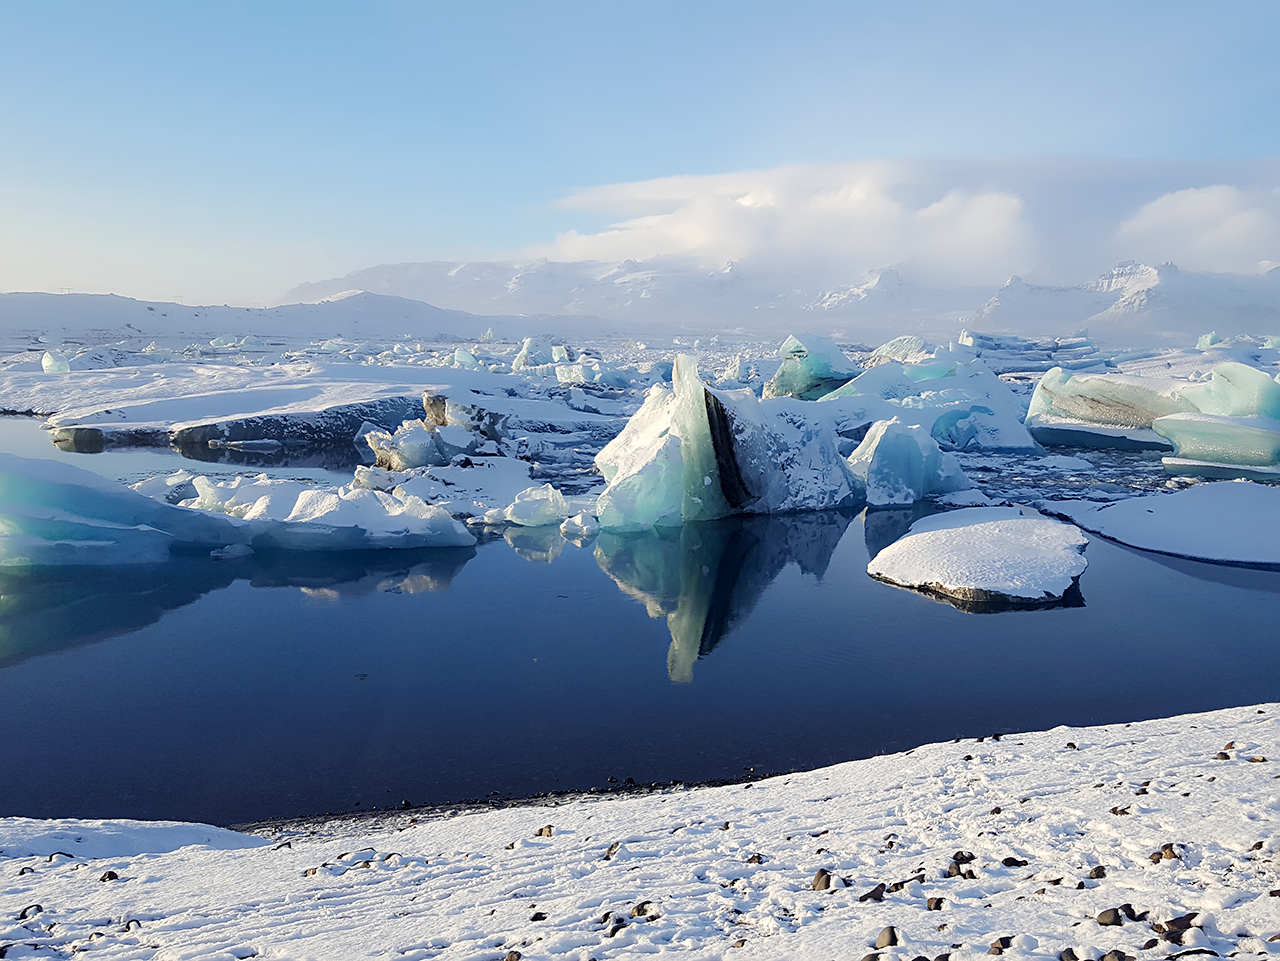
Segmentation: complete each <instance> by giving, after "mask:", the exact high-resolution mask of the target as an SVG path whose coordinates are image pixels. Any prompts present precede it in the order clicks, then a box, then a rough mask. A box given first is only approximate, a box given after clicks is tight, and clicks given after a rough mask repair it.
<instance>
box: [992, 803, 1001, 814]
mask: <svg viewBox="0 0 1280 961" xmlns="http://www.w3.org/2000/svg"><path fill="white" fill-rule="evenodd" d="M991 813H992V814H999V813H1000V805H998V804H997V805H996V806H995V807H993V808H992V809H991Z"/></svg>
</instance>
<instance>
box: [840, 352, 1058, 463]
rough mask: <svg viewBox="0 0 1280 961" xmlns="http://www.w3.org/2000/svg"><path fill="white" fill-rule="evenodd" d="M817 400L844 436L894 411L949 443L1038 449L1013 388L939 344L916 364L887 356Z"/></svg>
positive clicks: (853, 434) (962, 447) (860, 431)
mask: <svg viewBox="0 0 1280 961" xmlns="http://www.w3.org/2000/svg"><path fill="white" fill-rule="evenodd" d="M820 400H821V402H822V404H823V405H824V406H825V405H830V408H829V410H830V413H829V415H828V416H830V417H831V419H832V422H833V424H834V426H835V429H836V430H837V432H838V433H839V434H840V435H841V436H842V437H845V438H857V439H861V437H862V435H863V434H864V433H865V431H866V430H867V428H869V426H870V425H871V424H873V423H875V422H876V421H879V420H893V419H894V418H895V417H896V418H898V419H899V420H900V421H901V422H902V423H904V424H910V425H914V426H919V427H922V428H924V430H925V431H926V432H927V433H929V434H930V435H931V436H932V437H933V439H934V440H935V441H937V442H938V444H939V445H940V446H942V447H943V448H946V449H950V450H973V449H987V450H992V449H996V450H1036V449H1038V445H1037V444H1036V442H1035V441H1034V440H1032V438H1031V436H1030V435H1029V434H1028V433H1027V429H1026V428H1025V427H1024V426H1023V424H1022V419H1023V410H1022V404H1021V402H1020V401H1019V400H1018V398H1017V397H1016V396H1015V395H1014V393H1013V391H1012V390H1010V389H1009V386H1008V385H1007V384H1006V383H1004V382H1003V381H1002V380H1000V378H999V377H997V376H996V375H995V374H993V373H992V372H991V371H990V370H988V369H987V368H986V366H985V365H984V364H983V363H982V362H981V361H980V360H974V359H973V357H972V355H971V354H968V353H966V352H964V351H952V350H947V349H939V350H937V351H936V352H935V353H934V354H933V355H932V356H931V357H929V358H928V359H926V360H922V361H921V362H920V363H915V364H902V363H899V362H897V361H885V362H883V363H880V364H877V365H876V366H874V367H871V368H870V369H868V370H867V371H865V372H864V373H862V374H860V375H858V376H857V377H855V378H854V379H853V380H851V381H849V383H847V384H845V385H844V386H843V387H840V388H838V389H837V390H834V391H832V392H831V393H829V394H827V395H825V396H823V397H822V398H820ZM846 452H847V451H846Z"/></svg>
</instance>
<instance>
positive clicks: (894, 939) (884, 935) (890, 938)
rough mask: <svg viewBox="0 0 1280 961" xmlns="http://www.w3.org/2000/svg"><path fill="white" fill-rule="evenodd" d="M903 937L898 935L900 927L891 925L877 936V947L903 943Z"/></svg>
mask: <svg viewBox="0 0 1280 961" xmlns="http://www.w3.org/2000/svg"><path fill="white" fill-rule="evenodd" d="M901 943H902V939H901V938H899V937H898V929H897V928H895V927H893V926H892V925H890V926H889V927H887V928H885V929H884V930H883V931H881V932H880V934H879V935H877V936H876V947H877V948H892V947H894V946H895V945H898V944H901Z"/></svg>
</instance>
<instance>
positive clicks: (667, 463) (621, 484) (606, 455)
mask: <svg viewBox="0 0 1280 961" xmlns="http://www.w3.org/2000/svg"><path fill="white" fill-rule="evenodd" d="M814 413H821V412H812V408H811V405H809V404H807V403H805V402H802V401H797V400H792V399H790V398H775V399H772V400H765V401H760V400H757V399H756V397H755V395H754V394H753V393H752V392H751V391H750V390H746V389H743V390H731V391H719V390H712V389H710V388H708V387H707V386H706V385H705V384H703V382H702V381H701V380H700V379H699V377H698V368H697V362H696V360H695V359H694V358H693V357H690V356H688V355H679V356H677V358H676V361H675V367H674V374H673V386H672V389H670V390H668V389H666V388H664V387H661V386H654V387H651V388H650V389H649V393H648V395H647V397H646V399H645V403H644V406H642V407H641V408H640V410H639V411H638V412H637V413H636V414H635V415H634V416H633V417H632V418H631V420H630V421H628V423H627V426H626V427H625V428H624V429H623V431H622V433H620V434H619V435H618V436H617V437H616V438H614V439H613V441H611V442H610V443H609V444H608V445H607V446H606V447H605V448H604V449H603V450H602V451H601V452H600V453H599V454H597V455H596V466H597V467H598V468H599V470H600V473H601V474H602V475H604V478H605V480H606V481H607V482H608V485H609V486H608V487H607V488H606V489H605V491H604V493H602V494H601V495H600V497H599V498H598V500H597V504H596V514H597V517H598V518H599V521H600V526H601V527H602V528H605V529H609V530H645V529H648V528H651V527H655V526H658V527H662V526H678V525H679V524H681V523H684V522H686V521H696V520H712V519H715V518H718V517H725V516H728V515H730V514H735V513H782V512H787V511H799V510H821V509H825V508H835V507H843V506H847V505H850V504H853V503H856V502H859V501H860V500H861V499H862V484H861V483H860V482H859V480H858V478H857V477H855V476H854V475H853V473H852V472H851V471H850V470H849V467H848V465H847V464H846V463H845V461H844V459H843V458H842V457H841V456H840V454H839V451H838V450H837V448H836V443H835V437H834V435H833V434H832V432H831V430H830V428H829V427H828V426H827V424H825V423H824V422H823V421H822V419H821V418H820V417H816V416H813V414H814Z"/></svg>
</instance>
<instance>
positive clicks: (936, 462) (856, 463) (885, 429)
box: [849, 417, 971, 507]
mask: <svg viewBox="0 0 1280 961" xmlns="http://www.w3.org/2000/svg"><path fill="white" fill-rule="evenodd" d="M849 467H850V469H852V471H853V473H854V474H856V475H857V476H858V477H860V478H861V479H862V481H863V482H864V483H865V484H866V490H867V494H866V496H867V503H868V504H870V505H872V506H874V507H882V506H887V505H889V504H911V503H914V502H915V501H918V500H921V499H922V498H924V497H928V496H929V495H931V494H948V493H951V492H952V491H961V490H967V489H968V488H969V487H970V486H971V485H970V483H969V478H968V477H966V476H965V473H964V471H963V470H962V469H961V467H960V462H959V461H958V460H956V455H955V454H952V453H950V452H949V451H943V450H942V449H941V448H940V447H938V443H937V441H935V440H934V439H933V437H931V436H930V435H929V434H928V432H926V431H925V429H924V428H923V427H919V426H915V425H908V424H903V423H902V422H901V421H899V420H898V419H897V418H896V417H895V418H894V419H892V420H880V421H876V422H875V423H874V424H873V425H872V426H871V429H870V430H868V431H867V436H866V437H865V438H864V439H863V441H862V443H861V444H859V445H858V449H857V450H855V451H854V452H853V453H852V454H851V455H849Z"/></svg>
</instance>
